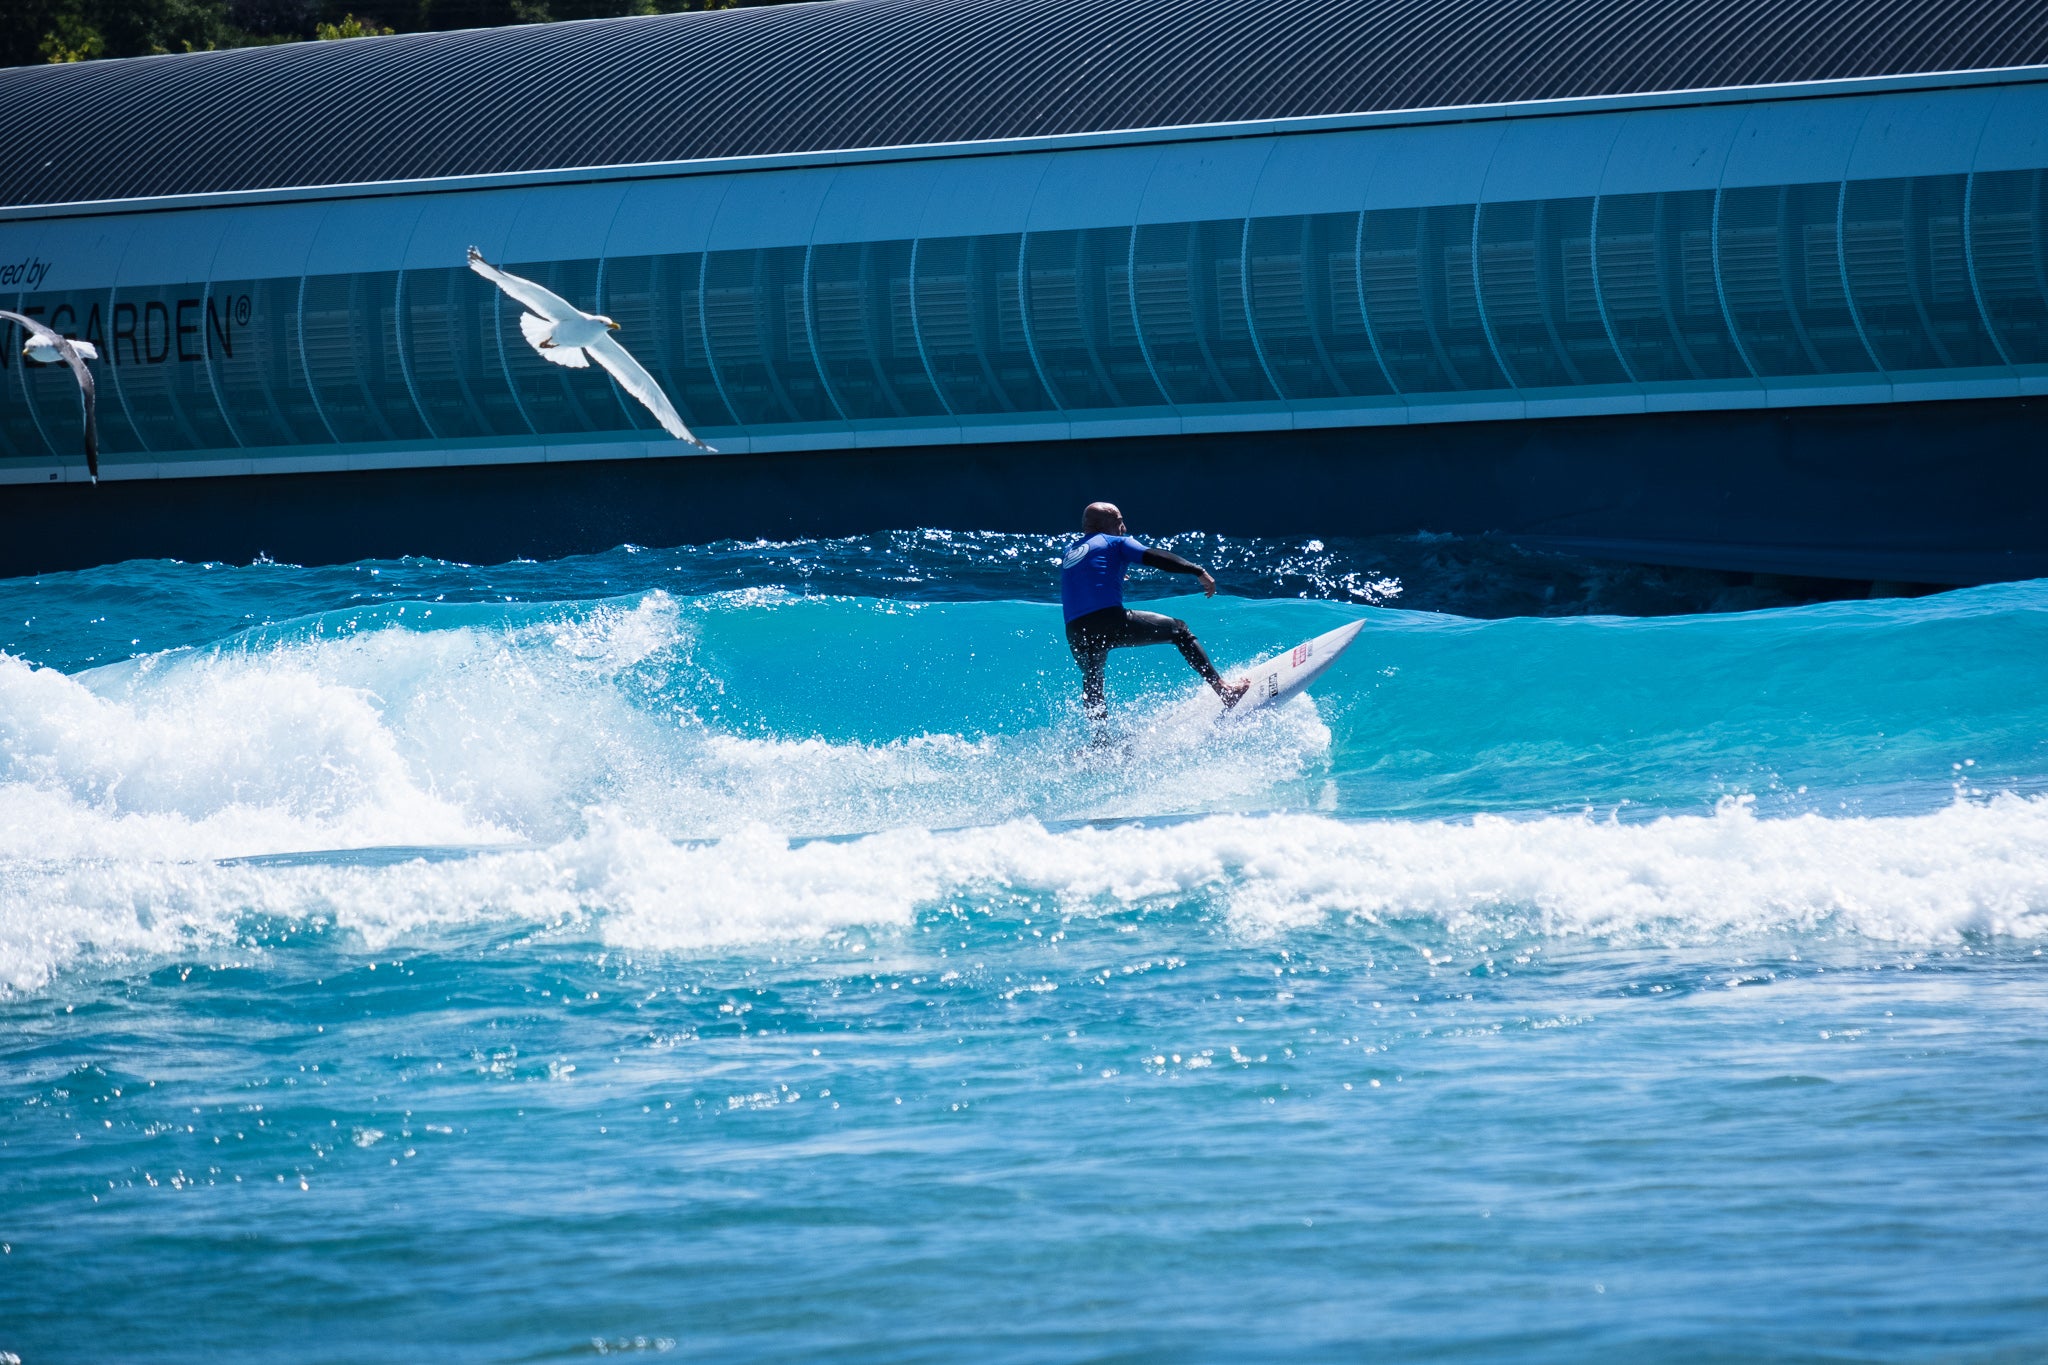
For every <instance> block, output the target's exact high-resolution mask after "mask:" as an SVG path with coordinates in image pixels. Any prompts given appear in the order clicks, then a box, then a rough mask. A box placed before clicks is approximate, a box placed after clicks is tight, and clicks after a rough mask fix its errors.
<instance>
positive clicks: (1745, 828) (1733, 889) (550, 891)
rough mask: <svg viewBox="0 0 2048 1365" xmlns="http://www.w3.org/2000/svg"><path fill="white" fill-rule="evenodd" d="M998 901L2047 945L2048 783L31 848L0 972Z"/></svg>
mask: <svg viewBox="0 0 2048 1365" xmlns="http://www.w3.org/2000/svg"><path fill="white" fill-rule="evenodd" d="M992 896H999V897H1002V898H1005V899H1006V900H1009V901H1012V902H1014V900H1015V899H1016V898H1019V897H1023V898H1026V899H1029V900H1036V901H1040V902H1042V903H1045V904H1047V905H1048V907H1049V908H1052V909H1055V910H1058V911H1062V912H1065V913H1069V914H1088V915H1099V914H1114V913H1118V912H1120V911H1124V910H1129V909H1132V908H1135V907H1139V906H1172V905H1192V906H1195V907H1197V908H1198V910H1199V911H1202V912H1212V913H1217V914H1220V915H1222V916H1224V917H1226V918H1227V919H1228V920H1229V921H1230V922H1231V923H1232V924H1233V925H1234V926H1235V927H1236V928H1238V929H1239V930H1240V931H1242V932H1248V933H1267V932H1276V931H1281V930H1285V929H1287V928H1290V927H1294V926H1299V925H1303V924H1308V923H1314V922H1321V921H1326V920H1328V919H1329V918H1331V917H1333V916H1338V917H1341V916H1358V917H1363V918H1365V919H1368V920H1384V919H1395V918H1402V919H1409V918H1418V917H1420V918H1426V919H1431V920H1434V921H1436V922H1437V923H1438V924H1439V925H1440V926H1441V927H1442V928H1443V929H1444V930H1446V931H1448V932H1451V933H1499V932H1502V931H1504V930H1509V931H1517V932H1531V933H1537V934H1543V935H1548V936H1552V937H1574V936H1593V937H1600V938H1604V939H1609V940H1621V941H1631V940H1634V941H1643V940H1648V941H1659V942H1669V941H1680V940H1698V939H1712V938H1720V937H1728V936H1743V935H1759V934H1770V933H1787V932H1789V933H1796V934H1821V935H1855V936H1861V937H1865V938H1870V939H1875V940H1880V941H1888V942H1898V943H1911V944H1926V943H1941V942H1951V941H1954V940H1956V939H1957V938H1958V937H1960V936H1962V935H1965V934H1983V935H1990V936H2005V937H2017V938H2023V939H2031V938H2039V937H2042V936H2043V935H2044V934H2048V909H2044V908H2048V801H2044V800H2038V799H2033V800H2030V799H2022V798H2018V797H1999V798H1996V799H1994V800H1992V801H1989V802H1986V803H1975V804H1958V805H1955V806H1952V807H1949V808H1946V809H1944V810H1941V811H1937V812H1934V813H1931V814H1927V815H1917V816H1895V817H1883V818H1862V817H1854V818H1837V819H1827V818H1823V817H1820V816H1815V815H1804V816H1798V817H1795V818H1789V819H1774V820H1760V819H1758V818H1756V817H1755V815H1754V814H1753V813H1752V812H1751V811H1750V810H1749V808H1748V807H1747V806H1746V805H1745V804H1743V803H1739V802H1730V803H1727V804H1724V805H1723V806H1722V807H1721V808H1720V809H1719V810H1718V811H1716V812H1715V813H1714V814H1712V815H1703V816H1672V817H1665V818H1662V819H1658V820H1654V821H1650V822H1646V823H1643V824H1634V825H1622V824H1617V823H1613V822H1603V821H1595V820H1592V819H1587V818H1582V817H1548V818H1542V819H1531V820H1508V819H1501V818H1496V817H1481V818H1479V819H1477V820H1473V821H1471V822H1469V823H1465V822H1442V821H1417V822H1386V821H1377V822H1350V821H1342V820H1337V819H1332V818H1329V817H1323V816H1314V815H1290V816H1267V817H1244V816H1213V817H1209V818H1206V819H1200V820H1192V821H1187V822H1181V823H1175V824H1171V825H1166V826H1163V827H1153V828H1146V827H1139V826H1121V827H1117V828H1110V829H1097V828H1083V829H1079V830H1072V831H1059V832H1056V831H1050V830H1047V829H1046V828H1045V827H1044V826H1042V825H1040V824H1038V823H1036V822H1033V821H1017V822H1013V823H1009V824H1004V825H996V826H989V827H984V828H980V829H970V830H962V831H957V832H951V833H934V832H930V831H926V830H911V829H906V830H895V831H889V832H885V833H880V834H873V835H868V836H865V837H862V838H858V839H851V840H845V841H837V840H812V841H808V842H805V841H792V840H790V839H788V838H786V837H784V836H782V835H779V834H776V833H774V832H773V831H770V830H768V829H766V828H752V829H747V830H742V831H739V832H736V833H734V834H732V835H729V836H727V837H725V838H722V839H719V840H716V841H711V842H701V843H699V842H676V841H674V840H671V839H669V838H667V837H666V836H664V835H662V834H660V833H657V832H655V831H652V830H649V829H647V828H645V827H642V826H637V825H634V824H632V823H630V822H628V821H625V820H622V819H620V818H619V817H617V816H616V815H610V814H606V813H604V812H592V813H591V814H590V822H589V829H588V832H586V833H584V834H581V835H579V836H577V837H575V838H572V839H567V840H563V841H561V842H560V843H558V844H555V845H553V846H550V847H547V848H537V849H529V850H521V851H517V852H507V853H489V852H487V853H482V854H478V855H476V856H473V857H470V858H465V859H460V860H456V861H452V862H442V863H430V862H424V861H417V862H411V863H405V864H400V865H397V866H388V867H356V866H348V865H333V864H316V865H311V866H295V867H288V868H266V867H260V866H249V865H236V866H221V865H217V864H191V863H187V864H177V865H164V864H152V863H135V862H127V863H110V864H77V865H71V866H66V867H62V868H59V869H51V870H46V871H42V872H37V871H34V870H30V869H24V868H22V867H19V866H17V867H15V868H14V869H12V870H11V871H9V872H8V873H7V874H6V875H5V877H4V878H0V981H4V982H5V983H7V985H9V986H10V987H11V988H12V989H14V990H32V989H35V988H37V987H39V986H41V985H42V984H44V983H46V982H47V981H48V980H49V979H50V977H51V976H52V975H53V974H54V973H55V972H57V971H60V970H62V969H63V968H64V967H66V966H67V965H69V964H71V963H73V962H74V961H76V960H77V959H79V958H81V957H83V956H86V955H88V954H91V953H93V952H101V953H109V952H110V953H115V954H148V953H169V952H178V951H192V950H194V949H195V948H203V947H206V946H210V945H215V944H220V943H224V942H226V941H229V940H230V939H232V937H233V936H234V935H235V934H236V933H237V932H238V926H239V925H240V924H241V923H242V922H243V919H244V917H245V916H248V915H251V914H261V915H266V916H274V917H280V918H287V919H300V920H318V921H322V922H324V923H327V924H331V925H333V926H334V927H335V929H337V930H339V931H342V932H344V933H349V934H354V935H357V936H359V937H360V938H361V939H362V940H363V941H364V942H365V943H366V944H367V945H368V946H370V947H372V948H378V947H381V946H383V945H385V944H388V943H390V942H393V941H395V940H398V939H401V938H406V937H409V936H415V935H419V934H422V933H431V932H433V931H435V930H438V929H445V928H449V927H455V926H467V925H474V924H479V923H487V922H490V921H506V922H508V923H533V922H542V923H563V922H576V923H579V924H580V925H581V926H583V929H584V930H585V931H587V932H589V933H591V934H592V935H594V936H595V937H597V938H598V939H600V940H602V941H603V942H605V943H607V944H610V945H613V946H616V947H624V948H634V949H641V950H649V951H701V950H707V949H724V948H744V947H748V946H752V945H767V944H773V943H777V942H787V941H790V940H803V939H811V940H816V939H819V938H822V937H825V936H829V935H831V934H833V933H836V932H839V931H843V930H849V929H856V928H860V929H870V928H880V929H888V928H890V927H901V926H904V925H908V924H910V923H912V922H913V921H914V920H915V918H916V917H917V916H918V915H919V914H920V913H926V912H930V911H932V910H937V909H942V908H945V907H948V906H953V905H973V904H979V903H984V902H985V900H986V899H987V898H989V897H992Z"/></svg>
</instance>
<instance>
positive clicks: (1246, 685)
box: [1216, 678, 1252, 711]
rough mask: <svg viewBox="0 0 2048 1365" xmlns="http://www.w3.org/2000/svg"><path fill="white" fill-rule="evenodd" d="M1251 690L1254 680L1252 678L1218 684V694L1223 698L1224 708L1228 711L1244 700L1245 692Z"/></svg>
mask: <svg viewBox="0 0 2048 1365" xmlns="http://www.w3.org/2000/svg"><path fill="white" fill-rule="evenodd" d="M1251 690H1252V680H1251V679H1250V678H1245V679H1243V680H1242V681H1239V682H1234V683H1218V684H1217V685H1216V695H1217V696H1219V697H1221V698H1223V709H1224V710H1226V711H1228V710H1229V709H1230V708H1231V707H1233V706H1235V705H1237V704H1238V703H1239V702H1241V701H1243V700H1244V694H1245V693H1247V692H1249V691H1251Z"/></svg>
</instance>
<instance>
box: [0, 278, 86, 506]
mask: <svg viewBox="0 0 2048 1365" xmlns="http://www.w3.org/2000/svg"><path fill="white" fill-rule="evenodd" d="M0 318H6V319H7V320H8V321H9V322H18V323H20V324H21V328H22V330H23V331H25V332H27V333H28V341H27V343H26V344H25V345H23V346H22V348H21V353H22V354H23V355H25V356H27V357H28V358H29V359H30V360H34V361H38V362H40V363H41V364H44V365H54V364H56V363H57V362H58V361H60V360H61V361H63V362H64V363H65V364H67V365H69V366H70V367H71V373H72V374H74V375H76V376H78V398H79V401H80V402H81V403H83V404H84V405H85V472H86V474H87V475H88V476H89V477H90V478H91V479H92V481H93V482H94V483H98V482H99V481H100V418H99V411H98V404H97V403H96V402H95V401H94V399H93V383H92V371H91V370H88V369H87V368H85V362H86V361H88V360H98V359H99V358H100V353H99V348H98V347H96V346H94V345H93V344H92V343H91V342H90V341H73V340H72V339H71V338H70V337H68V336H65V335H64V334H63V333H62V332H53V331H51V330H50V329H49V328H48V327H45V326H44V325H43V324H42V323H40V322H37V321H36V320H35V319H34V318H25V317H23V316H22V315H21V314H19V313H10V312H8V311H7V310H6V309H4V308H0Z"/></svg>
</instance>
